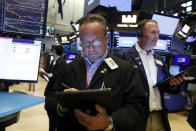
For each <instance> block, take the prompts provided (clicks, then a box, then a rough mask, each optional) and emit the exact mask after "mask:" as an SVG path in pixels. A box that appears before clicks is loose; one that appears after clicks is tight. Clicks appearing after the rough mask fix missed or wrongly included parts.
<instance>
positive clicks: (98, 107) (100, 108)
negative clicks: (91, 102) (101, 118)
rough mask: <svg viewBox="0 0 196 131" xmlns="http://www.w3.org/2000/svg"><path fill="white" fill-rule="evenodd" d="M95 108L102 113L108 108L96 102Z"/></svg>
mask: <svg viewBox="0 0 196 131" xmlns="http://www.w3.org/2000/svg"><path fill="white" fill-rule="evenodd" d="M95 108H96V110H97V111H98V112H100V113H102V112H106V109H105V108H104V107H103V106H100V105H98V104H95Z"/></svg>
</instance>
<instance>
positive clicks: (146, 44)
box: [140, 22, 160, 51]
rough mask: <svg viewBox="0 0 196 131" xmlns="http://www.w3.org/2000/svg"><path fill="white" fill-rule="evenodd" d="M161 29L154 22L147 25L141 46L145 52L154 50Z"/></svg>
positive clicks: (143, 32) (141, 39)
mask: <svg viewBox="0 0 196 131" xmlns="http://www.w3.org/2000/svg"><path fill="white" fill-rule="evenodd" d="M159 32H160V30H159V27H158V25H157V24H156V23H154V22H148V23H146V24H145V26H144V28H143V31H142V37H141V38H140V41H141V46H142V48H143V49H144V50H146V51H149V50H152V49H153V48H154V47H155V46H156V43H157V41H158V39H159Z"/></svg>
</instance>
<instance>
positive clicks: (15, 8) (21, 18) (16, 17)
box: [0, 0, 48, 36]
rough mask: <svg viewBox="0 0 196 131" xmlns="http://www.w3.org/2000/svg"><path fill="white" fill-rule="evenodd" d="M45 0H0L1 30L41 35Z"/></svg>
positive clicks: (43, 26)
mask: <svg viewBox="0 0 196 131" xmlns="http://www.w3.org/2000/svg"><path fill="white" fill-rule="evenodd" d="M47 2H48V1H47V0H1V2H0V3H1V4H0V11H1V14H0V24H1V27H0V30H1V31H2V32H10V33H16V34H17V33H19V34H27V35H35V36H42V35H44V34H45V24H46V8H47Z"/></svg>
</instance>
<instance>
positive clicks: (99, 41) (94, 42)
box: [80, 37, 105, 48]
mask: <svg viewBox="0 0 196 131" xmlns="http://www.w3.org/2000/svg"><path fill="white" fill-rule="evenodd" d="M104 39H105V37H104V38H103V39H102V40H94V41H87V42H83V41H80V44H81V45H82V46H83V47H84V48H89V47H90V44H92V46H94V47H97V46H100V45H101V44H102V43H103V40H104Z"/></svg>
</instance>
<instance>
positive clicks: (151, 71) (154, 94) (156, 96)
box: [136, 44, 162, 111]
mask: <svg viewBox="0 0 196 131" xmlns="http://www.w3.org/2000/svg"><path fill="white" fill-rule="evenodd" d="M136 50H137V52H138V53H139V56H140V57H141V60H142V63H143V66H144V69H145V73H146V77H147V80H148V86H149V92H150V94H149V108H150V111H154V110H161V109H162V106H161V96H160V92H159V89H158V88H157V87H155V88H153V86H154V85H155V84H156V83H157V66H156V63H155V60H154V56H153V54H154V51H153V50H152V51H151V52H150V53H149V54H147V53H146V51H144V50H142V49H141V48H140V47H139V45H138V44H136Z"/></svg>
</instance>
